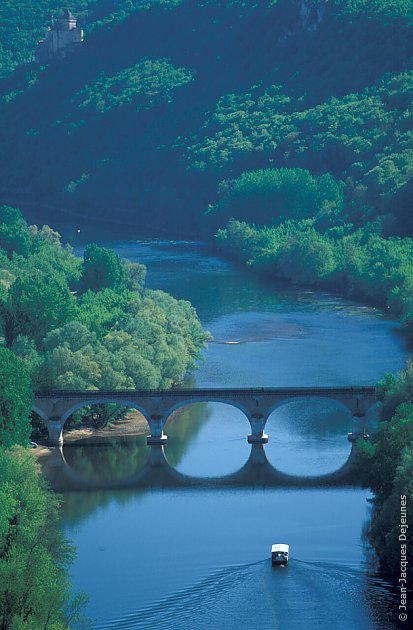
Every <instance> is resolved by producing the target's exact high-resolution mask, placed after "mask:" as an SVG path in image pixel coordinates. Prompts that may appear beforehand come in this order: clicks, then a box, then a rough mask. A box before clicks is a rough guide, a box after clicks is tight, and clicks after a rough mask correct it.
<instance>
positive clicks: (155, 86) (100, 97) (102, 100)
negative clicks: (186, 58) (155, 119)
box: [77, 59, 192, 114]
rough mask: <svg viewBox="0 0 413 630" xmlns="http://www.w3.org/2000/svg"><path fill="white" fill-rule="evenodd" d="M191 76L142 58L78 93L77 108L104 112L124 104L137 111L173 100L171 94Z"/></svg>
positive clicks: (183, 70) (169, 66)
mask: <svg viewBox="0 0 413 630" xmlns="http://www.w3.org/2000/svg"><path fill="white" fill-rule="evenodd" d="M191 80H192V73H191V72H190V71H189V70H186V69H185V68H174V67H173V65H172V64H170V63H169V61H168V60H167V59H142V61H139V62H138V63H136V64H135V65H134V66H132V67H131V68H125V69H124V70H121V71H119V72H118V73H117V74H115V75H114V76H111V77H107V76H104V75H103V76H101V77H99V79H97V80H96V81H95V82H94V83H93V84H92V85H90V86H86V87H85V88H84V89H83V90H81V91H80V92H79V93H78V94H77V97H78V100H79V105H78V106H79V107H80V108H85V107H91V108H93V109H94V110H96V111H97V112H100V113H102V114H103V113H105V112H109V111H110V110H111V109H114V108H117V107H122V106H125V105H133V106H134V108H135V109H136V111H139V110H140V109H143V108H148V107H150V106H151V105H153V104H154V103H156V102H158V101H161V100H163V99H166V100H167V101H169V102H170V101H171V100H172V93H173V91H174V90H175V89H176V88H178V87H181V86H183V85H185V84H186V83H189V81H191Z"/></svg>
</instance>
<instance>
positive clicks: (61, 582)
mask: <svg viewBox="0 0 413 630" xmlns="http://www.w3.org/2000/svg"><path fill="white" fill-rule="evenodd" d="M58 508H59V501H58V499H57V497H56V495H54V494H52V493H51V492H50V491H48V489H47V488H46V485H45V483H44V481H43V479H42V477H41V476H40V473H39V469H38V466H37V465H36V464H35V460H34V458H33V456H32V454H31V453H30V452H29V451H28V450H27V449H22V448H21V447H19V448H18V447H15V448H14V449H9V450H4V449H1V448H0V626H1V628H3V629H4V630H19V629H23V628H27V629H28V630H38V629H39V628H45V629H50V630H64V629H67V630H68V628H69V627H70V626H71V624H72V623H75V622H76V624H77V621H78V620H79V615H78V613H79V610H80V607H81V605H82V602H83V601H84V598H82V597H77V598H76V599H74V600H72V602H71V603H69V602H70V598H71V585H70V582H69V580H68V576H67V573H66V570H67V568H68V566H69V565H70V563H71V561H72V559H73V556H74V554H73V549H72V548H71V547H70V546H69V545H68V543H67V542H66V540H65V539H64V537H63V534H62V533H61V530H60V527H59V511H58Z"/></svg>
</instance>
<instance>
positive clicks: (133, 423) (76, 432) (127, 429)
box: [63, 410, 150, 445]
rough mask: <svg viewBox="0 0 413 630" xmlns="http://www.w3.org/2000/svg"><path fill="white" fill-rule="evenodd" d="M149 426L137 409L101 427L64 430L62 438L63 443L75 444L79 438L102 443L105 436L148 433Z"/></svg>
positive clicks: (95, 443) (91, 442) (93, 442)
mask: <svg viewBox="0 0 413 630" xmlns="http://www.w3.org/2000/svg"><path fill="white" fill-rule="evenodd" d="M149 433H150V431H149V427H148V423H147V422H146V420H145V418H144V416H143V415H142V414H141V413H139V411H134V410H133V411H130V412H129V413H128V414H127V415H126V416H125V418H122V419H120V420H117V421H116V422H114V423H113V424H110V425H108V426H107V427H104V428H102V429H95V428H93V427H81V428H79V429H71V430H69V431H65V432H64V434H63V440H64V443H65V444H77V443H78V442H79V441H81V440H86V439H87V441H88V443H89V444H93V445H99V444H101V443H102V444H104V440H107V438H113V437H116V438H121V437H125V436H131V435H149Z"/></svg>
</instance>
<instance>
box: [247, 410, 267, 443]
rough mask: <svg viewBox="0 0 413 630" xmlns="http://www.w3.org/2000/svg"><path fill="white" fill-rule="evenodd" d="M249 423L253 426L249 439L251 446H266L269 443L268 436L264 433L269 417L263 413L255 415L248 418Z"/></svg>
mask: <svg viewBox="0 0 413 630" xmlns="http://www.w3.org/2000/svg"><path fill="white" fill-rule="evenodd" d="M248 420H249V423H250V425H251V433H250V435H249V436H248V437H247V440H248V443H249V444H266V443H267V442H268V435H267V434H266V433H264V427H265V423H266V422H267V417H266V416H264V415H263V414H261V413H253V414H251V415H250V416H248Z"/></svg>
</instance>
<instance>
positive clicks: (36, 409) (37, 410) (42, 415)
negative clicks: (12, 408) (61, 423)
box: [32, 404, 49, 426]
mask: <svg viewBox="0 0 413 630" xmlns="http://www.w3.org/2000/svg"><path fill="white" fill-rule="evenodd" d="M32 411H34V413H37V415H38V416H39V417H40V418H41V419H42V420H43V421H44V423H45V424H46V426H47V421H48V420H49V418H48V416H47V414H45V412H44V411H43V409H41V408H40V407H38V406H37V405H36V404H33V405H32Z"/></svg>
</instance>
